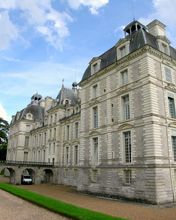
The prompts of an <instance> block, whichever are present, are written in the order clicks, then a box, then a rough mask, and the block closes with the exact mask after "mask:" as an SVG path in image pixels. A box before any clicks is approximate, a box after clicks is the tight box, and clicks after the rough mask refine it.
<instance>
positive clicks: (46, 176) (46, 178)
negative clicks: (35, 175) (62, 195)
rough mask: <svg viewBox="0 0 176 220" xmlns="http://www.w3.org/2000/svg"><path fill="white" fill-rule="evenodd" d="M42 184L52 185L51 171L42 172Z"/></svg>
mask: <svg viewBox="0 0 176 220" xmlns="http://www.w3.org/2000/svg"><path fill="white" fill-rule="evenodd" d="M43 173H44V174H43V177H44V178H43V182H44V183H53V171H52V170H51V169H44V170H43Z"/></svg>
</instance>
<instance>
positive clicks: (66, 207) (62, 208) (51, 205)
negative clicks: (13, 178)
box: [0, 183, 125, 220]
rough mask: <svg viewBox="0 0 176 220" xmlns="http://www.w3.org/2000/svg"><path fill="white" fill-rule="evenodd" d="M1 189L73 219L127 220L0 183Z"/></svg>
mask: <svg viewBox="0 0 176 220" xmlns="http://www.w3.org/2000/svg"><path fill="white" fill-rule="evenodd" d="M0 189H2V190H5V191H7V192H9V193H11V194H14V195H16V196H18V197H20V198H22V199H25V200H27V201H29V202H32V203H34V204H36V205H39V206H41V207H44V208H46V209H48V210H51V211H54V212H56V213H58V214H61V215H64V216H67V217H69V218H72V219H79V220H125V219H124V218H120V217H113V216H109V215H106V214H103V213H100V212H95V211H91V210H88V209H85V208H80V207H78V206H74V205H71V204H68V203H65V202H62V201H59V200H56V199H53V198H50V197H47V196H43V195H40V194H38V193H34V192H31V191H29V190H26V189H21V188H19V187H17V186H14V185H11V184H7V183H0Z"/></svg>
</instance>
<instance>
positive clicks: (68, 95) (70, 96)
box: [56, 85, 78, 104]
mask: <svg viewBox="0 0 176 220" xmlns="http://www.w3.org/2000/svg"><path fill="white" fill-rule="evenodd" d="M56 100H57V101H58V103H59V104H63V102H64V100H71V104H76V103H77V101H78V97H77V95H76V94H75V93H74V91H73V89H69V88H65V87H64V86H63V85H62V88H61V90H60V91H59V94H58V95H57V97H56Z"/></svg>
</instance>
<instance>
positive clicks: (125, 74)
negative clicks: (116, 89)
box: [121, 70, 128, 85]
mask: <svg viewBox="0 0 176 220" xmlns="http://www.w3.org/2000/svg"><path fill="white" fill-rule="evenodd" d="M121 78H122V85H125V84H127V83H128V71H127V70H125V71H123V72H121Z"/></svg>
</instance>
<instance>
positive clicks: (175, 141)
mask: <svg viewBox="0 0 176 220" xmlns="http://www.w3.org/2000/svg"><path fill="white" fill-rule="evenodd" d="M172 149H173V158H174V161H175V162H176V136H172Z"/></svg>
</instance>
